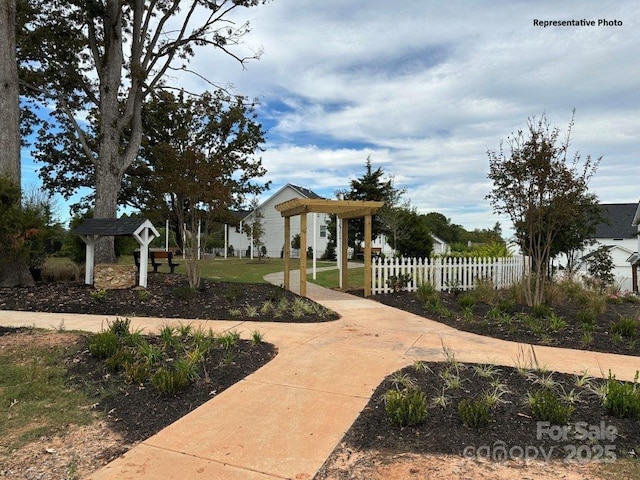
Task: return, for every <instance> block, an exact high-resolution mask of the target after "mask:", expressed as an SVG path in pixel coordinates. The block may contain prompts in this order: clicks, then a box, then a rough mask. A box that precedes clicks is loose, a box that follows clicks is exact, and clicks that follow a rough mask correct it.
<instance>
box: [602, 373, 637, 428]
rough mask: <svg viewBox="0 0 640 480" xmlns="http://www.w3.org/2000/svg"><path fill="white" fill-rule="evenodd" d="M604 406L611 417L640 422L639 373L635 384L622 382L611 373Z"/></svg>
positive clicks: (606, 386) (605, 392)
mask: <svg viewBox="0 0 640 480" xmlns="http://www.w3.org/2000/svg"><path fill="white" fill-rule="evenodd" d="M602 405H603V406H604V408H605V409H606V410H607V412H609V413H610V414H611V415H614V416H616V417H620V418H635V419H638V420H640V390H639V389H638V372H636V375H635V377H634V379H633V382H621V381H619V380H616V377H615V375H612V374H611V371H609V378H608V379H607V382H606V384H605V388H604V397H603V399H602Z"/></svg>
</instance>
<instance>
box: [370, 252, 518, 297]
mask: <svg viewBox="0 0 640 480" xmlns="http://www.w3.org/2000/svg"><path fill="white" fill-rule="evenodd" d="M371 263H372V265H371V267H372V270H373V271H372V275H371V279H372V282H371V283H372V285H371V293H372V294H374V295H375V294H377V293H389V292H392V291H393V286H392V285H391V283H392V282H390V281H389V279H390V278H393V277H395V278H399V277H400V276H401V275H407V276H408V280H407V285H406V286H405V287H404V289H405V290H407V291H409V292H415V291H416V290H417V289H418V287H419V286H420V284H421V283H423V282H425V281H428V282H429V283H431V284H432V285H433V286H434V288H435V289H436V290H438V291H443V290H447V289H452V288H456V289H461V290H471V289H473V288H474V287H475V284H476V281H477V280H479V279H491V281H492V282H493V284H494V286H495V287H496V288H499V289H500V288H506V287H509V286H511V285H513V284H515V283H516V282H519V281H520V280H521V279H522V277H523V276H524V274H525V272H527V271H528V269H529V262H528V259H527V258H526V257H522V256H521V257H511V258H463V257H444V258H442V257H436V258H390V257H387V258H374V259H372V262H371Z"/></svg>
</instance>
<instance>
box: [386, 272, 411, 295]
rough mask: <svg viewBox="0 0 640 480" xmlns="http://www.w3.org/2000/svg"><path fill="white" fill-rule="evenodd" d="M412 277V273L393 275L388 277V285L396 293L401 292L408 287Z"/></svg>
mask: <svg viewBox="0 0 640 480" xmlns="http://www.w3.org/2000/svg"><path fill="white" fill-rule="evenodd" d="M411 278H412V277H411V274H410V273H400V274H398V275H392V276H390V277H389V278H387V282H386V283H387V287H389V288H391V290H393V291H394V293H396V292H400V291H402V290H404V289H405V288H407V285H409V282H410V281H411Z"/></svg>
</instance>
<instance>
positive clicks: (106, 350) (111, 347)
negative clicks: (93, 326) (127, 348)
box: [89, 330, 120, 360]
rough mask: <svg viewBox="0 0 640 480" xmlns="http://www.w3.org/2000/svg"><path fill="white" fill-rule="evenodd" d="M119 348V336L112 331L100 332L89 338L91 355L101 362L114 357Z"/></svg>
mask: <svg viewBox="0 0 640 480" xmlns="http://www.w3.org/2000/svg"><path fill="white" fill-rule="evenodd" d="M119 346H120V340H119V339H118V336H117V335H116V334H115V333H113V332H112V331H110V330H105V331H102V332H98V333H96V334H95V335H92V336H91V338H89V353H91V355H93V356H94V357H96V358H98V359H100V360H105V359H107V358H109V357H111V356H112V355H114V354H115V353H116V352H117V351H118V348H119Z"/></svg>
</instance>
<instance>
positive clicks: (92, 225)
mask: <svg viewBox="0 0 640 480" xmlns="http://www.w3.org/2000/svg"><path fill="white" fill-rule="evenodd" d="M146 222H148V223H149V224H150V225H151V222H149V220H147V219H146V218H87V219H86V220H85V221H84V222H83V223H82V225H80V226H79V227H77V228H76V229H74V230H73V233H75V234H77V235H98V236H114V237H120V236H125V235H133V234H134V233H136V232H137V231H138V229H139V228H140V227H141V226H142V225H143V224H144V223H146ZM151 227H152V228H153V225H151Z"/></svg>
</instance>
